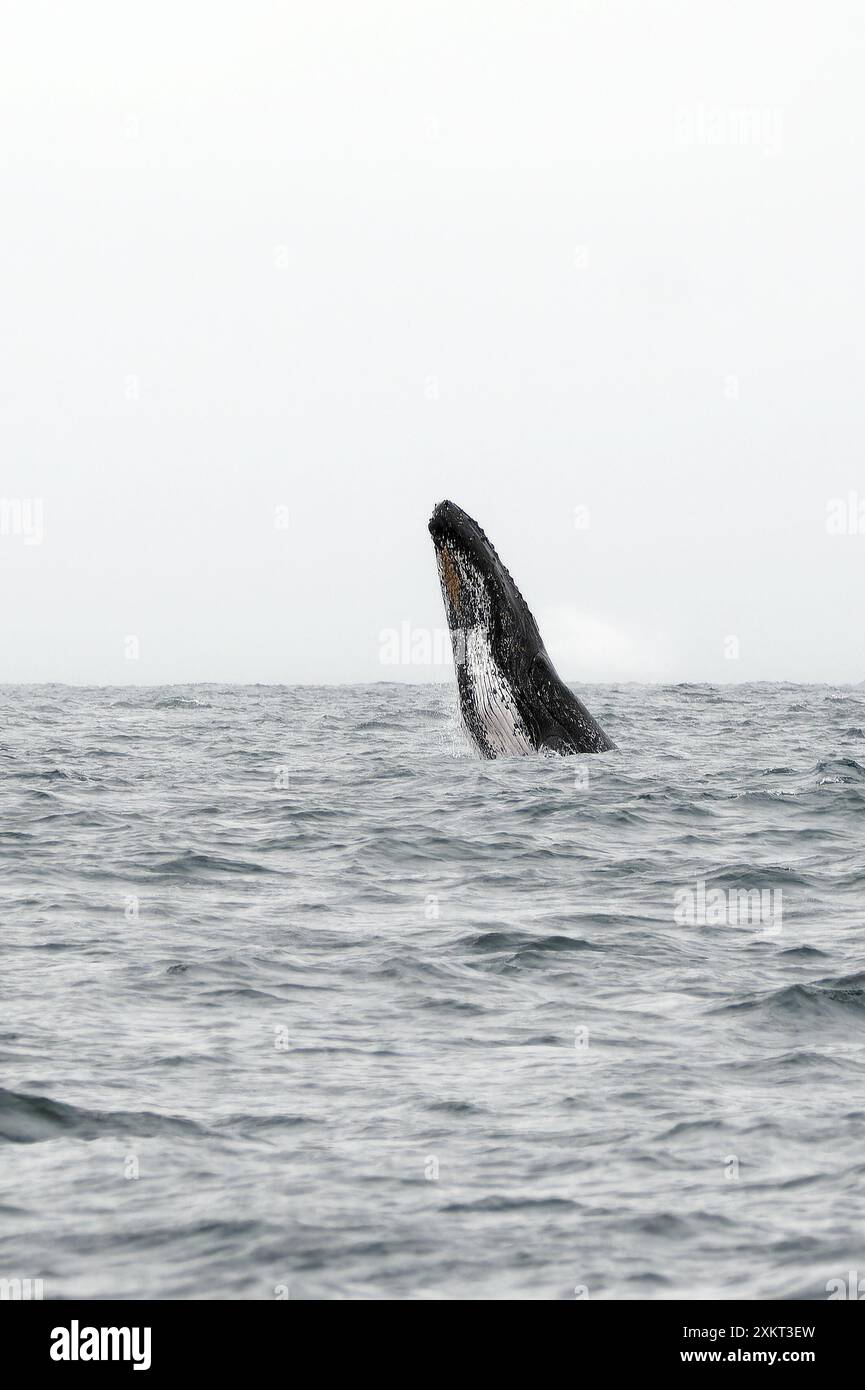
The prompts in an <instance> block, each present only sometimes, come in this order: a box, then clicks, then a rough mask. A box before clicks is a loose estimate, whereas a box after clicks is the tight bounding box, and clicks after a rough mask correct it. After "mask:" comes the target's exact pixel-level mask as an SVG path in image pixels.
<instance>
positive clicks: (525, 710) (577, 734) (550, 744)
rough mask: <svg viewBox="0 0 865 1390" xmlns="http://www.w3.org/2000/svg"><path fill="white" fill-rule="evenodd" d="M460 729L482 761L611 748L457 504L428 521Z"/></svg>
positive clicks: (480, 533) (510, 582) (486, 543)
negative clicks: (450, 648) (447, 632)
mask: <svg viewBox="0 0 865 1390" xmlns="http://www.w3.org/2000/svg"><path fill="white" fill-rule="evenodd" d="M429 529H430V535H431V536H432V539H433V545H434V546H435V552H436V563H437V564H438V572H439V579H440V580H441V586H442V597H443V599H444V605H445V614H446V616H447V621H448V627H449V628H450V634H451V643H452V645H453V653H454V667H455V668H456V676H457V689H458V691H459V701H460V713H461V715H462V720H463V724H464V725H465V728H466V731H467V733H468V734H469V737H470V738H471V739H472V741H473V743H474V744H475V746H476V747H477V749H478V751H479V752H480V754H481V755H482V756H483V757H485V758H501V757H510V756H513V755H514V754H520V753H539V752H545V751H547V752H552V753H603V752H606V750H607V749H610V748H614V747H615V744H614V743H613V742H612V740H611V739H609V738H608V737H607V735H606V734H605V733H604V731H603V729H602V728H601V726H600V724H598V722H597V721H596V720H595V719H593V718H592V716H591V715H590V714H589V711H588V710H587V709H586V707H585V705H584V704H583V703H582V702H581V701H580V700H578V699H577V697H576V695H574V694H573V693H572V692H571V691H570V690H569V689H568V687H567V686H566V685H565V683H564V681H563V680H561V679H560V678H559V676H558V675H557V674H556V671H555V669H554V667H553V664H552V662H551V661H550V658H549V657H548V655H547V653H546V651H545V649H544V644H543V642H542V640H541V634H540V633H539V631H538V626H537V623H536V622H535V620H534V618H533V617H532V615H531V613H530V612H529V608H528V605H527V604H526V602H525V599H524V598H523V596H522V594H521V593H520V591H519V589H518V588H517V586H516V584H515V583H514V581H513V580H512V579H511V576H510V574H509V573H508V571H507V570H506V569H505V567H504V565H503V564H502V562H501V560H500V559H499V557H498V555H497V554H496V551H495V549H494V547H493V546H492V545H491V544H490V542H489V541H488V540H487V537H486V536H485V535H484V533H483V531H482V530H481V528H480V526H478V524H477V522H476V521H473V520H472V518H471V517H470V516H469V515H468V513H467V512H464V511H463V510H462V508H461V507H458V506H456V504H455V503H454V502H439V504H438V506H437V507H436V508H435V510H434V512H433V514H432V517H431V518H430V523H429Z"/></svg>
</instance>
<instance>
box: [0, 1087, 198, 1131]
mask: <svg viewBox="0 0 865 1390" xmlns="http://www.w3.org/2000/svg"><path fill="white" fill-rule="evenodd" d="M204 1133H206V1131H205V1130H204V1129H203V1128H202V1127H201V1126H200V1125H198V1124H196V1123H195V1122H194V1121H193V1120H186V1119H181V1118H178V1117H177V1116H173V1115H159V1114H157V1113H155V1112H153V1111H150V1110H117V1111H103V1110H87V1109H85V1108H83V1107H82V1106H77V1105H67V1104H66V1103H65V1102H64V1101H60V1100H51V1099H49V1097H48V1096H35V1095H28V1094H26V1093H25V1092H22V1091H10V1090H7V1089H6V1088H5V1087H0V1142H5V1143H7V1144H38V1143H44V1142H45V1141H46V1140H50V1139H64V1138H65V1139H86V1140H90V1139H106V1138H112V1137H114V1136H115V1135H122V1136H123V1137H124V1138H126V1137H127V1136H129V1135H134V1136H135V1137H136V1138H151V1137H157V1136H159V1135H201V1134H204Z"/></svg>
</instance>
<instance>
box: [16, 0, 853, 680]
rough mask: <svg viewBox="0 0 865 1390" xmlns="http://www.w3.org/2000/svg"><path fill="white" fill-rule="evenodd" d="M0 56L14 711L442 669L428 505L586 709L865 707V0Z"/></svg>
mask: <svg viewBox="0 0 865 1390" xmlns="http://www.w3.org/2000/svg"><path fill="white" fill-rule="evenodd" d="M2 29H3V32H2V44H0V165H2V185H3V210H2V219H0V244H2V256H0V305H2V311H0V421H2V479H0V500H2V502H3V504H4V505H3V509H2V512H0V566H2V580H3V590H4V601H3V638H2V646H0V680H5V681H17V680H22V681H23V680H63V681H70V682H75V683H88V682H93V683H103V682H104V683H124V682H129V681H132V682H162V681H187V680H231V681H286V682H294V681H303V682H316V681H354V680H379V679H403V680H424V679H441V678H443V677H446V676H447V675H448V672H447V669H446V668H444V667H443V666H441V664H439V665H435V664H432V665H424V664H417V662H415V663H414V664H412V662H411V661H410V660H408V661H404V662H403V664H401V665H396V666H394V665H392V664H388V663H387V660H386V659H385V660H384V661H383V659H382V657H383V653H386V651H387V650H388V648H387V638H386V637H385V638H383V634H386V633H387V632H388V631H389V630H390V631H394V632H397V633H400V634H403V635H401V636H400V638H399V642H400V644H401V647H400V650H401V651H402V654H403V656H405V657H410V656H411V651H412V649H413V650H414V652H415V655H416V656H417V655H419V656H420V658H421V661H423V658H424V644H423V641H422V640H421V641H420V642H419V643H418V642H417V641H416V639H417V637H418V634H420V635H421V638H422V637H423V634H424V633H429V634H433V635H434V632H435V630H436V629H441V627H442V625H443V621H444V619H443V613H442V607H441V600H440V596H439V591H438V583H437V577H436V571H435V565H434V561H433V553H432V547H431V544H430V541H429V537H428V535H427V532H426V521H427V518H428V516H429V513H430V510H431V508H432V506H433V503H434V502H436V501H438V500H439V499H440V498H442V497H445V496H449V497H451V498H453V499H454V500H455V501H457V502H459V503H460V504H461V505H462V506H463V507H465V508H466V509H467V510H468V511H470V512H471V513H472V514H473V515H474V516H476V517H477V519H478V520H479V521H480V523H481V525H482V526H483V527H484V528H485V530H486V531H487V533H488V534H489V536H490V537H491V539H492V540H493V541H494V543H495V544H496V546H497V548H498V549H499V552H500V554H501V555H502V558H503V559H504V561H505V563H506V564H507V565H508V567H509V568H510V570H511V572H512V573H513V575H514V577H515V579H516V581H517V583H518V584H519V586H520V588H521V589H522V591H523V593H524V595H525V597H526V598H527V600H528V602H529V604H530V605H531V606H532V608H533V609H534V611H535V615H536V617H537V618H538V620H539V623H540V626H541V631H542V633H543V634H544V635H545V636H546V637H547V639H548V640H547V645H548V647H549V649H550V651H551V654H552V655H553V658H554V660H556V662H557V664H558V665H559V668H560V671H561V674H562V675H563V676H565V677H566V678H569V679H574V680H579V679H581V678H582V679H586V680H603V679H606V678H609V679H628V678H634V679H663V680H667V679H675V680H748V679H761V678H765V679H776V678H786V677H789V678H793V679H801V680H830V681H842V680H861V679H863V678H865V660H863V653H865V638H863V633H865V624H863V620H862V614H861V611H860V602H861V597H862V592H863V569H865V519H861V518H860V513H859V508H860V507H861V508H862V510H863V512H865V389H863V346H862V340H863V322H865V313H863V309H865V305H863V298H865V276H863V271H862V262H863V247H865V200H863V191H862V187H863V168H865V83H863V60H865V11H863V9H862V6H861V3H859V2H858V0H828V3H822V4H821V5H820V6H815V5H814V4H811V3H804V0H795V2H794V3H791V0H743V2H741V3H738V2H737V0H733V3H729V2H728V3H725V4H723V5H721V4H717V3H713V2H712V0H663V2H661V0H582V3H580V2H579V0H573V2H572V3H567V4H565V3H549V0H539V3H532V4H529V3H526V4H508V3H503V2H502V0H483V2H478V0H476V2H475V3H471V2H470V0H468V2H467V0H453V3H441V0H438V3H411V2H410V0H406V2H405V3H390V4H384V3H375V2H374V0H351V2H350V0H345V2H344V3H327V0H323V2H322V0H316V3H313V2H312V0H306V3H303V4H301V3H285V4H277V3H255V0H244V3H243V4H242V5H240V4H214V3H208V4H204V3H199V4H189V3H186V4H184V3H182V2H181V0H170V3H163V2H161V0H148V3H147V4H146V5H143V4H138V3H136V4H130V3H125V2H124V0H113V3H112V2H109V0H105V3H92V2H91V3H87V0H79V3H77V4H76V5H74V6H70V5H67V4H63V3H60V0H58V3H54V4H45V3H39V0H25V2H24V3H12V2H11V0H5V3H4V5H3V26H2ZM851 493H852V494H853V496H852V498H851V497H850V494H851ZM833 499H844V503H845V508H847V509H848V510H849V509H850V508H852V511H851V514H850V516H849V517H848V519H847V521H846V522H845V520H844V516H845V515H847V512H846V511H844V512H843V513H840V512H839V513H838V514H837V515H836V513H835V512H834V511H833V510H832V507H833ZM404 625H407V627H406V626H404ZM406 631H407V632H408V634H409V637H408V639H406V638H405V637H404V634H405V633H406ZM129 639H135V641H132V642H130V640H129ZM731 639H735V640H731ZM431 640H433V639H432V638H431ZM407 641H408V642H409V643H410V644H414V646H413V648H412V647H411V646H407V645H406V642H407ZM390 650H391V651H392V650H393V649H392V647H391V649H390ZM136 651H137V656H136V654H135V653H136ZM737 653H738V654H737ZM433 656H435V648H434V647H433Z"/></svg>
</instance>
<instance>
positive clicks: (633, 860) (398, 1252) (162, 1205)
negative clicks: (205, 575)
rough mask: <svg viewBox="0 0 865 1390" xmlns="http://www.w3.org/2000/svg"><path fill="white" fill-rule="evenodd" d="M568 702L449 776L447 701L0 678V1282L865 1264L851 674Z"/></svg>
mask: <svg viewBox="0 0 865 1390" xmlns="http://www.w3.org/2000/svg"><path fill="white" fill-rule="evenodd" d="M580 693H581V695H583V696H584V698H585V700H586V703H587V704H588V706H589V708H590V709H591V710H592V712H593V713H594V714H596V716H597V717H598V718H599V720H600V722H601V723H602V725H603V726H604V727H605V728H606V729H607V730H608V731H609V732H610V734H611V735H612V736H613V738H614V739H615V740H616V741H617V743H618V745H619V746H618V750H617V751H616V752H613V753H609V754H605V755H601V756H597V757H590V758H565V759H562V758H552V759H548V758H540V757H538V758H524V759H512V760H504V761H499V762H494V763H483V762H480V761H477V760H476V759H474V758H473V757H471V756H469V755H467V752H466V749H465V748H464V747H463V745H462V743H461V739H460V736H459V732H458V727H457V723H456V716H455V708H454V703H453V699H454V697H453V693H452V690H451V688H450V687H449V686H409V685H374V686H365V687H340V688H311V687H304V688H298V687H282V688H280V687H273V686H243V687H239V686H235V687H231V686H215V685H204V686H194V687H177V686H173V687H169V688H164V689H154V688H132V689H129V688H125V689H80V688H69V687H63V686H34V687H12V686H6V687H3V688H0V704H2V726H0V727H2V733H0V751H2V764H0V766H2V819H0V856H2V858H0V870H2V877H0V886H2V904H3V914H2V937H0V951H2V973H0V1087H2V1089H0V1277H2V1278H6V1279H11V1278H21V1279H25V1278H30V1279H42V1281H43V1288H44V1296H45V1297H46V1298H71V1297H95V1298H140V1297H159V1298H250V1299H272V1298H281V1297H286V1296H288V1297H291V1298H294V1299H298V1298H299V1299H306V1298H346V1297H350V1298H394V1299H414V1298H432V1299H443V1298H466V1299H474V1298H508V1299H510V1298H518V1299H572V1298H575V1297H589V1298H597V1299H611V1298H612V1299H617V1298H669V1297H676V1296H684V1297H694V1298H756V1299H765V1298H786V1297H791V1298H825V1297H826V1294H827V1281H829V1280H832V1279H844V1280H845V1281H846V1280H847V1278H848V1273H849V1271H850V1270H854V1271H858V1274H859V1277H860V1278H865V1234H863V1233H865V919H863V887H865V856H863V825H865V819H863V812H865V687H856V688H836V687H829V686H825V687H824V686H797V685H750V686H747V685H746V686H724V687H717V688H715V687H711V686H706V685H690V686H687V685H685V686H676V687H644V686H637V685H626V686H621V687H615V686H605V687H595V688H592V689H589V690H588V691H586V690H581V691H580ZM747 893H750V894H753V895H755V896H752V897H749V898H747V899H745V900H743V899H742V898H740V896H739V895H740V894H747Z"/></svg>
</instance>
